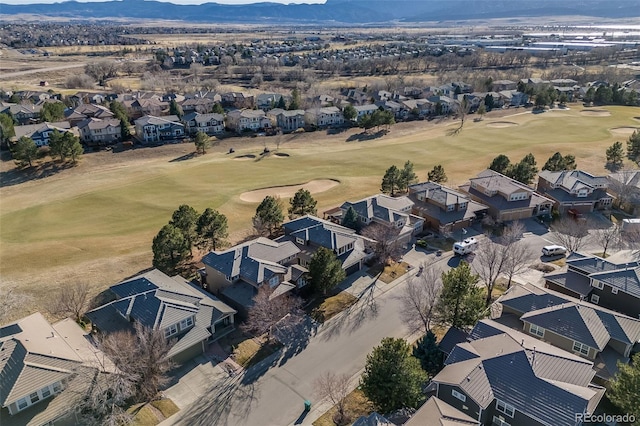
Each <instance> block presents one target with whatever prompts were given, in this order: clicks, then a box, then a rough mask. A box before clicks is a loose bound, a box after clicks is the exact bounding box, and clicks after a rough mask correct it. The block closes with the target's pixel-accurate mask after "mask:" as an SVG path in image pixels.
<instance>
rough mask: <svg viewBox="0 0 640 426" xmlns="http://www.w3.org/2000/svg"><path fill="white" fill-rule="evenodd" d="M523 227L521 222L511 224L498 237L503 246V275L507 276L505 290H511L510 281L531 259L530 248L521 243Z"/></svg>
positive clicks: (525, 267)
mask: <svg viewBox="0 0 640 426" xmlns="http://www.w3.org/2000/svg"><path fill="white" fill-rule="evenodd" d="M524 231H525V227H524V225H523V224H522V222H518V221H515V222H511V223H510V224H509V225H507V226H506V227H505V229H504V231H503V233H502V236H501V237H500V242H501V243H502V244H503V245H505V255H506V259H505V264H504V271H503V273H504V274H505V275H506V276H507V278H508V279H509V281H508V282H507V288H511V281H512V280H513V277H514V276H515V275H517V274H518V273H520V272H522V271H524V270H525V269H527V267H528V264H529V261H530V260H532V258H533V252H532V251H531V249H530V247H529V246H527V245H526V244H525V243H524V242H523V241H521V238H522V235H523V234H524Z"/></svg>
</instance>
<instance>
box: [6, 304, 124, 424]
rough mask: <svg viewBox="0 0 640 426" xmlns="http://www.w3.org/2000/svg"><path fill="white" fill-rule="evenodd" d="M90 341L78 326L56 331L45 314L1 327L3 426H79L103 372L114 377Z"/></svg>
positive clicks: (70, 323) (57, 326) (63, 324)
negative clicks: (77, 414)
mask: <svg viewBox="0 0 640 426" xmlns="http://www.w3.org/2000/svg"><path fill="white" fill-rule="evenodd" d="M90 338H91V336H88V335H87V333H86V332H84V331H83V330H82V329H81V328H80V327H78V325H77V324H76V323H75V322H74V321H72V320H70V319H65V320H62V321H60V322H57V323H55V324H53V325H52V324H50V323H49V322H48V321H47V320H46V319H45V318H44V316H43V315H42V314H40V313H39V312H37V313H35V314H32V315H29V316H27V317H24V318H22V319H20V320H18V321H15V322H13V323H10V324H6V325H4V326H2V327H0V407H1V409H0V424H2V425H12V426H44V425H58V424H65V425H68V424H77V422H76V419H75V416H73V414H74V413H75V411H76V410H77V408H78V406H79V404H80V402H81V399H82V398H83V396H84V395H85V394H86V393H87V392H88V391H89V390H90V389H91V385H92V382H93V380H94V379H95V378H96V376H97V375H98V369H100V370H102V371H107V372H108V371H113V364H111V362H110V361H109V360H108V359H106V357H105V356H104V354H102V353H101V352H100V351H99V350H98V349H97V348H95V347H93V346H92V345H91V343H90ZM98 360H100V361H104V362H101V364H100V365H98Z"/></svg>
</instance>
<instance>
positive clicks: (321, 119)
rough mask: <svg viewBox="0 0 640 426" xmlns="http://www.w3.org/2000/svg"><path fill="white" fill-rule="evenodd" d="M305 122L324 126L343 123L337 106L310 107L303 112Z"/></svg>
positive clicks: (342, 117)
mask: <svg viewBox="0 0 640 426" xmlns="http://www.w3.org/2000/svg"><path fill="white" fill-rule="evenodd" d="M304 120H305V123H307V124H311V125H314V126H316V127H320V128H324V127H330V126H341V125H343V124H344V116H343V115H342V111H340V109H339V108H338V107H335V106H329V107H324V108H311V109H308V110H307V111H306V112H305V116H304Z"/></svg>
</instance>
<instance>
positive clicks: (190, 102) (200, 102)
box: [180, 97, 216, 114]
mask: <svg viewBox="0 0 640 426" xmlns="http://www.w3.org/2000/svg"><path fill="white" fill-rule="evenodd" d="M215 104H216V101H215V100H214V99H213V98H209V97H197V98H195V97H194V98H189V99H185V100H184V101H182V103H181V104H180V106H181V107H182V111H183V112H184V113H185V114H188V113H192V112H197V113H199V114H207V113H209V112H211V110H212V109H213V107H214V106H215Z"/></svg>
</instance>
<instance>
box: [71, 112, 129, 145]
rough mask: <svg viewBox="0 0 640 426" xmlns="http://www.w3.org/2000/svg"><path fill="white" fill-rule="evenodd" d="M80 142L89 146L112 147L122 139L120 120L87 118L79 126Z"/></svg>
mask: <svg viewBox="0 0 640 426" xmlns="http://www.w3.org/2000/svg"><path fill="white" fill-rule="evenodd" d="M78 131H79V132H80V140H81V141H82V142H83V143H85V144H87V145H97V146H102V145H110V144H114V143H116V142H118V141H120V140H121V139H122V130H121V128H120V120H118V119H117V118H110V119H109V118H108V119H104V120H101V119H99V118H93V117H91V118H87V119H86V120H84V121H82V122H80V123H79V124H78Z"/></svg>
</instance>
